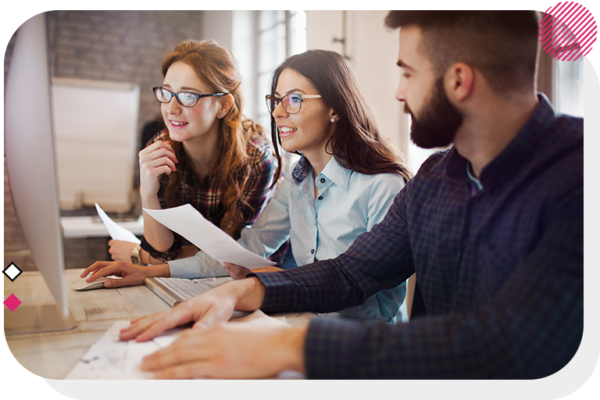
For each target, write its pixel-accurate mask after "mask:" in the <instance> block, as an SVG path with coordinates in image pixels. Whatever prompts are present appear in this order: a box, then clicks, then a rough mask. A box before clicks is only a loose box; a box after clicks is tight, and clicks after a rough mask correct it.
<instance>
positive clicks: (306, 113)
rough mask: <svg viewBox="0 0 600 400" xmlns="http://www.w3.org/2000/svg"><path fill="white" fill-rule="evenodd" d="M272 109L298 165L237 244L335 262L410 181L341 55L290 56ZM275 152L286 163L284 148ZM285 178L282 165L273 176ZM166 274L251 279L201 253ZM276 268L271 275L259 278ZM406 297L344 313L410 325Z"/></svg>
mask: <svg viewBox="0 0 600 400" xmlns="http://www.w3.org/2000/svg"><path fill="white" fill-rule="evenodd" d="M267 107H268V108H269V111H270V112H271V126H272V137H273V143H279V144H280V145H281V147H282V148H283V149H284V150H286V151H288V152H295V153H298V154H301V158H300V160H299V161H298V163H297V164H296V165H295V167H294V168H293V171H292V173H291V176H289V177H284V179H283V180H282V182H281V183H280V184H279V187H278V188H277V191H276V192H275V195H274V196H273V198H272V199H271V200H270V201H269V203H268V204H267V206H266V207H265V210H264V211H263V212H262V214H261V215H260V216H259V217H258V219H257V220H256V222H255V223H254V224H253V225H252V226H251V227H246V228H244V229H243V230H242V232H241V237H240V238H239V239H238V243H240V244H241V245H242V246H243V247H245V248H246V249H248V250H250V251H252V252H254V253H256V254H259V255H261V256H263V257H269V256H270V255H272V254H273V253H274V252H275V251H276V250H277V249H278V248H279V247H280V246H281V245H282V244H283V243H285V242H286V241H287V240H290V242H291V251H292V254H293V259H294V261H295V264H297V265H299V266H301V265H305V264H309V263H312V262H314V261H316V260H324V259H329V258H334V257H337V256H338V255H340V254H341V253H343V252H344V251H346V249H348V247H350V245H351V244H352V242H354V240H355V239H356V238H357V237H358V236H359V235H360V234H361V233H364V232H367V231H369V230H370V229H371V228H372V227H373V226H374V225H376V224H377V223H379V222H380V221H381V220H382V219H383V217H384V216H385V214H386V213H387V210H388V208H389V207H390V205H391V204H392V202H393V199H394V197H395V195H396V194H397V193H398V192H399V191H400V190H401V189H402V187H403V186H404V184H405V183H406V182H407V181H408V179H409V178H410V177H411V175H410V173H409V171H408V170H407V168H406V167H404V166H403V165H402V163H401V162H400V160H399V157H398V156H396V155H395V154H394V152H393V151H392V150H391V148H390V147H389V146H388V144H387V143H386V142H385V141H384V140H383V139H382V138H381V136H380V134H379V131H378V129H377V126H376V124H375V120H374V118H373V115H372V114H371V112H370V110H369V107H368V105H367V103H366V101H365V99H364V97H363V95H362V94H361V92H360V90H359V88H358V85H357V83H356V80H355V78H354V75H353V74H352V71H351V69H350V65H349V64H348V62H347V61H346V59H345V58H344V57H342V56H341V55H339V54H338V53H334V52H331V51H322V50H310V51H307V52H305V53H303V54H299V55H295V56H292V57H290V58H288V59H287V60H286V61H285V62H284V63H283V64H282V65H281V66H280V67H279V68H277V70H276V71H275V72H274V74H273V82H272V86H271V94H269V95H267ZM276 153H277V156H278V157H279V150H278V149H277V148H276ZM280 170H281V167H280V166H278V168H277V172H276V176H279V173H280V172H279V171H280ZM169 266H170V271H171V274H174V275H175V276H178V277H189V278H192V277H196V278H197V277H206V276H216V275H220V274H227V273H229V275H231V276H232V277H233V278H234V279H239V278H242V277H245V276H246V274H247V273H248V272H250V271H249V270H247V269H246V268H243V267H240V266H237V265H232V264H225V265H222V264H221V263H220V262H218V261H217V260H215V259H214V258H212V257H210V256H209V255H208V254H206V253H205V252H202V251H200V252H198V253H197V254H196V255H195V256H194V257H189V258H184V259H178V260H173V261H171V262H169ZM90 268H93V267H90ZM90 268H88V270H91V269H90ZM279 270H280V268H277V267H265V268H259V269H254V270H252V272H258V273H260V272H273V271H279ZM88 272H89V271H88ZM110 272H112V271H110V270H109V271H105V272H101V273H98V274H94V275H93V276H92V278H93V279H95V278H97V277H100V276H106V275H109V274H110ZM84 273H85V272H84ZM144 277H145V276H144V275H143V274H132V275H131V276H125V277H124V278H123V279H121V280H117V281H114V282H113V284H114V285H116V286H123V285H131V284H141V283H142V282H143V279H144ZM334 290H335V288H332V291H334ZM405 293H406V284H405V283H402V284H401V285H399V286H397V287H395V288H392V289H387V290H383V291H381V292H379V293H377V294H375V295H373V296H371V297H369V298H367V299H366V300H365V302H364V303H363V304H362V305H360V306H357V307H352V308H348V309H346V310H343V311H340V314H342V315H343V316H347V317H354V318H374V319H379V320H384V321H387V322H395V321H400V320H406V312H405V311H400V308H401V306H402V304H403V302H404V296H405Z"/></svg>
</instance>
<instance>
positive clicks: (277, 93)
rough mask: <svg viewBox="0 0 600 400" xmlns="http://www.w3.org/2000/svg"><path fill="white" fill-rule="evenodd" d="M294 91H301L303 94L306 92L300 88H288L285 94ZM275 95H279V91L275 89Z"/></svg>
mask: <svg viewBox="0 0 600 400" xmlns="http://www.w3.org/2000/svg"><path fill="white" fill-rule="evenodd" d="M294 92H302V93H304V94H306V92H305V91H304V90H302V89H292V90H288V91H287V92H285V94H286V95H288V94H290V93H294ZM274 94H276V95H277V96H279V92H278V91H277V90H276V91H275V93H274Z"/></svg>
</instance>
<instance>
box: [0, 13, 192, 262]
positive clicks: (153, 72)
mask: <svg viewBox="0 0 600 400" xmlns="http://www.w3.org/2000/svg"><path fill="white" fill-rule="evenodd" d="M201 17H202V11H53V12H49V13H47V23H48V36H49V37H48V39H49V50H50V73H51V75H52V76H57V77H62V78H78V79H93V80H105V81H116V82H129V83H135V84H138V85H140V89H141V93H140V115H139V119H138V126H139V131H141V129H142V127H143V126H144V124H145V123H146V122H148V121H151V120H153V119H155V118H157V117H159V116H160V113H159V106H158V102H157V101H156V100H155V99H154V95H153V94H152V92H151V88H152V87H153V86H158V85H160V84H161V83H162V75H161V73H160V63H161V60H162V58H163V56H164V55H166V54H167V53H169V52H170V51H171V50H172V49H173V47H174V46H175V45H176V44H177V43H179V42H180V41H182V40H186V39H201V33H202V30H201ZM15 38H16V34H15V35H14V36H13V38H12V39H11V40H10V42H9V44H8V47H7V50H6V54H5V59H4V78H5V81H6V77H7V75H8V71H9V68H10V61H11V56H12V49H13V46H14V41H15ZM138 140H139V139H138ZM106 241H107V239H105V238H92V239H67V240H65V262H66V264H67V268H83V267H87V266H89V265H90V264H91V263H92V262H94V261H96V260H98V259H106V256H107V253H106ZM4 252H5V253H4V264H5V265H4V266H6V265H8V264H9V263H10V262H11V261H14V262H15V263H16V264H17V265H18V266H19V267H20V268H22V269H25V270H35V269H36V267H35V263H34V261H33V259H32V258H31V256H30V255H28V251H27V244H26V243H25V239H24V237H23V233H22V232H21V229H20V227H19V225H18V222H17V218H16V215H15V213H14V208H13V205H12V199H11V196H10V187H9V182H8V176H7V174H6V156H5V170H4Z"/></svg>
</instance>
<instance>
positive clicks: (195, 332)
mask: <svg viewBox="0 0 600 400" xmlns="http://www.w3.org/2000/svg"><path fill="white" fill-rule="evenodd" d="M307 329H308V327H281V328H279V327H278V328H273V327H259V326H248V325H245V324H243V323H240V324H237V323H230V324H225V323H220V324H216V325H214V326H212V327H208V328H202V329H190V330H188V331H186V332H184V333H183V334H182V335H181V337H180V338H179V339H177V340H176V341H175V342H174V343H173V344H172V345H171V346H169V347H167V348H164V349H161V350H159V351H157V352H156V353H154V354H151V355H149V356H147V357H145V358H144V361H143V363H142V369H144V370H146V371H154V372H155V377H156V378H160V379H190V378H230V379H252V378H271V377H274V376H276V375H277V374H279V373H280V372H282V371H284V370H294V371H299V372H304V342H305V338H306V331H307Z"/></svg>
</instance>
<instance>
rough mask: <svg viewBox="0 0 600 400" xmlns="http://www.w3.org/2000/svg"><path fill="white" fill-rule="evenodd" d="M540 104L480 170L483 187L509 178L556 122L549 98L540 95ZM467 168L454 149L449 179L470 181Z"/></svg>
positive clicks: (451, 155) (450, 160) (448, 166)
mask: <svg viewBox="0 0 600 400" xmlns="http://www.w3.org/2000/svg"><path fill="white" fill-rule="evenodd" d="M538 101H539V102H538V105H537V106H536V108H535V110H534V111H533V113H532V114H531V116H530V117H529V119H528V120H527V122H525V125H523V127H522V128H521V130H520V131H519V132H518V133H517V136H515V138H514V139H513V140H512V141H511V142H510V143H509V144H508V146H506V148H505V149H504V150H502V152H501V153H500V154H499V155H498V156H497V157H496V158H494V159H493V160H492V161H491V162H490V163H489V164H488V165H486V166H485V168H484V169H483V170H482V171H481V174H480V175H479V181H480V182H481V184H482V185H483V187H484V188H488V187H491V186H494V185H496V184H498V183H500V182H503V181H504V180H505V179H507V178H508V177H510V176H511V175H512V174H513V173H514V172H515V171H516V170H517V169H518V167H519V166H520V165H521V163H522V162H524V161H525V160H527V159H529V158H530V157H531V154H532V152H533V150H534V148H535V146H536V145H537V143H538V141H539V140H540V139H541V138H542V137H543V136H544V133H545V131H546V130H547V129H548V128H549V127H550V126H552V124H553V123H554V121H555V119H556V115H555V113H554V109H553V108H552V105H551V104H550V102H549V101H548V99H547V97H546V96H545V95H544V94H543V93H538ZM466 167H467V160H466V159H465V158H464V157H462V156H461V155H460V154H459V153H458V151H456V148H452V149H451V150H450V153H449V155H448V164H447V170H446V173H447V176H448V177H449V178H451V179H468V176H467V173H466Z"/></svg>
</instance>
